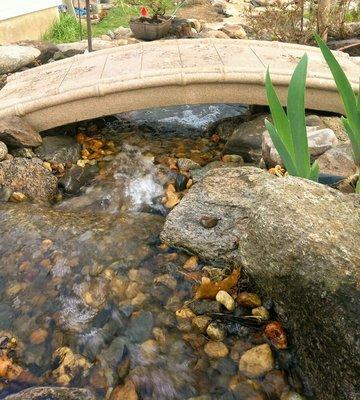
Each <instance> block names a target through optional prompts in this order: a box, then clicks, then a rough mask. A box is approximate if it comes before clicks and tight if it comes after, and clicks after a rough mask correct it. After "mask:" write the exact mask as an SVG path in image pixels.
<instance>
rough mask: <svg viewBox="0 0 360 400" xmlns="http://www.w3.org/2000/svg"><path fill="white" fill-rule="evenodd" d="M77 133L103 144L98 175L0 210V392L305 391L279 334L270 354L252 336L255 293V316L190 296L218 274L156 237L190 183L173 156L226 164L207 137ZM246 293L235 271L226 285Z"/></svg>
mask: <svg viewBox="0 0 360 400" xmlns="http://www.w3.org/2000/svg"><path fill="white" fill-rule="evenodd" d="M79 131H80V132H82V134H85V135H88V136H87V137H90V138H91V137H96V138H97V139H98V140H103V141H111V142H113V143H114V147H113V148H114V149H115V151H114V153H113V154H111V155H107V156H105V157H102V159H101V160H96V158H94V160H95V161H93V162H91V164H97V165H98V167H99V170H100V171H99V172H98V173H97V175H96V176H95V179H94V180H92V181H91V182H88V184H87V187H85V188H83V189H82V190H81V192H80V193H78V194H77V195H76V196H74V195H69V194H64V196H63V197H62V198H60V197H59V198H58V202H57V203H56V204H54V205H52V206H50V207H49V206H47V207H38V206H35V205H30V204H26V203H23V204H10V203H9V204H6V205H2V206H1V209H0V223H1V226H2V228H1V232H2V241H1V244H0V254H1V268H0V348H1V358H0V398H6V396H7V395H9V394H11V393H16V392H19V391H20V390H22V389H24V388H27V387H32V386H67V387H76V388H88V389H90V390H91V391H92V392H93V393H94V396H95V398H98V399H105V398H110V399H113V400H116V399H122V398H125V396H126V398H130V399H154V400H155V399H156V400H166V399H198V400H200V399H201V400H205V399H229V400H230V399H244V400H257V399H259V400H261V399H263V400H266V399H280V398H281V399H282V400H297V399H302V398H304V399H305V398H311V390H310V389H309V388H308V387H307V385H306V379H305V377H304V375H303V372H302V371H301V370H300V369H299V367H298V366H297V363H296V355H295V354H294V352H293V350H292V348H291V342H290V343H288V345H287V346H285V347H286V348H284V346H283V348H280V349H279V348H277V346H275V345H274V343H273V342H272V341H271V340H269V338H268V337H266V335H264V326H265V325H266V324H267V323H268V322H269V320H270V321H273V320H276V316H275V315H274V314H273V310H272V302H271V299H262V298H261V297H262V296H261V293H258V295H259V296H260V299H261V305H262V306H264V310H265V311H266V312H267V313H269V317H266V318H268V319H269V320H267V321H260V320H259V319H258V320H256V321H255V322H254V319H251V318H250V319H248V320H246V318H245V319H244V318H243V317H249V316H252V308H253V307H254V306H253V307H250V306H248V307H246V306H244V305H239V304H237V305H236V308H235V310H234V311H233V312H228V311H227V310H226V309H225V308H224V307H223V306H221V305H220V304H219V303H216V301H211V300H200V301H199V300H196V301H194V299H193V297H194V289H196V287H198V286H199V284H200V282H201V279H202V278H203V277H204V276H206V277H208V278H209V279H211V280H215V281H216V280H218V281H221V280H222V279H224V278H225V277H226V276H228V275H230V274H231V271H230V270H226V269H223V268H222V266H221V265H215V266H211V265H209V264H207V263H206V262H205V261H203V260H198V259H196V257H195V258H194V257H191V255H189V254H186V253H185V252H182V251H181V250H179V249H175V248H171V247H168V246H167V245H166V244H164V243H161V242H160V240H159V234H160V232H161V229H162V226H163V223H164V220H165V217H166V215H167V213H168V212H169V211H170V209H171V208H172V207H174V206H176V203H177V202H178V201H179V200H180V199H181V197H182V196H183V195H184V194H185V193H186V191H187V190H188V189H187V187H190V186H191V180H192V177H191V174H190V173H189V172H188V168H184V170H183V171H181V170H179V168H178V167H177V165H178V164H177V163H178V161H179V159H181V160H188V161H183V163H186V162H188V163H189V162H190V161H189V160H191V161H192V163H193V164H192V166H193V167H194V163H196V164H198V166H196V170H197V171H198V172H197V174H199V171H201V167H204V166H206V165H208V164H209V163H212V162H215V163H218V164H219V163H220V164H224V163H225V164H226V163H229V165H234V164H235V165H236V164H237V163H239V162H240V160H239V159H238V158H235V159H231V158H230V159H228V160H227V161H226V162H223V161H221V160H220V159H221V150H222V147H223V145H224V143H223V142H222V141H221V139H220V138H219V137H218V136H217V135H213V136H211V137H205V138H201V137H195V138H184V137H175V136H174V137H172V138H170V139H169V138H165V137H154V136H153V135H151V134H149V133H142V132H141V131H140V132H139V131H138V132H131V131H119V128H118V127H117V126H116V124H115V125H114V124H106V125H105V127H102V128H98V127H96V124H95V125H94V124H93V123H87V124H83V125H82V126H80V129H79ZM218 164H217V165H218ZM218 166H219V165H218ZM194 175H196V173H194ZM200 175H201V174H200ZM189 181H190V183H189ZM170 184H171V185H172V187H171V189H169V185H170ZM174 188H175V190H173V189H174ZM247 290H250V289H249V287H248V283H247V280H246V277H245V276H241V277H240V279H239V280H238V281H237V282H236V283H235V285H233V287H232V288H231V292H230V293H231V294H232V295H233V297H234V298H236V295H237V293H242V292H246V291H247ZM259 305H260V304H258V305H257V306H259ZM196 315H197V316H199V315H203V316H204V315H205V317H208V325H209V323H210V322H212V323H215V325H216V326H215V328H217V329H218V330H220V331H221V332H222V333H220V337H218V338H217V340H216V339H215V337H216V332H215V333H213V335H215V336H213V338H212V339H210V337H209V333H207V331H206V329H205V330H204V329H203V328H201V327H199V326H196V324H195V323H194V322H192V320H194V318H197V317H196ZM242 318H243V319H242ZM198 320H199V318H198ZM200 320H201V318H200ZM264 346H267V347H266V348H267V349H268V348H270V349H271V352H270V355H269V354H267V356H268V357H270V358H271V360H270V367H267V368H265V369H264V371H263V372H262V373H258V374H254V376H249V373H244V372H242V371H241V369H240V371H239V360H240V359H241V357H242V356H243V355H244V354H245V353H246V352H247V351H249V350H250V349H253V348H256V347H258V348H264ZM4 366H6V368H5V367H4Z"/></svg>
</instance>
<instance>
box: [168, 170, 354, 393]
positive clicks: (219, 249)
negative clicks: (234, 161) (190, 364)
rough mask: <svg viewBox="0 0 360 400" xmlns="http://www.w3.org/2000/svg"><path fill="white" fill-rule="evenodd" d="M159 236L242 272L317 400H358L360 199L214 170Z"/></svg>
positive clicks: (257, 173) (260, 175)
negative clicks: (278, 324)
mask: <svg viewBox="0 0 360 400" xmlns="http://www.w3.org/2000/svg"><path fill="white" fill-rule="evenodd" d="M280 205H281V206H280ZM209 213H214V214H215V215H221V219H220V220H219V223H218V224H217V226H216V227H215V228H214V229H205V228H203V227H202V226H201V225H200V224H199V222H198V221H199V218H200V217H201V216H202V215H207V214H209ZM161 236H162V239H163V240H164V241H166V242H167V243H169V244H171V245H175V246H178V247H182V248H185V249H186V250H188V251H190V252H191V253H193V254H197V255H199V256H200V257H201V258H203V259H205V260H215V261H221V262H223V263H225V264H228V265H243V267H244V272H245V273H246V274H247V275H248V276H249V277H250V279H251V281H252V283H253V285H254V289H255V291H256V292H259V293H263V295H264V297H268V298H271V299H272V300H273V301H274V304H275V310H276V311H277V313H278V316H279V317H280V319H281V320H282V322H283V323H284V324H285V327H286V328H287V329H289V331H290V332H291V334H292V339H293V344H294V347H295V348H296V349H297V356H298V358H299V362H300V365H301V367H302V368H303V370H304V371H305V373H307V374H308V376H309V378H310V381H311V384H312V387H313V388H314V390H315V392H316V396H317V399H319V400H325V399H330V398H334V399H335V398H336V399H337V398H346V399H351V400H355V398H356V397H357V389H356V386H355V382H356V381H357V378H358V376H357V371H359V358H358V354H359V353H360V348H359V343H358V342H357V341H356V339H355V338H356V335H357V332H358V330H359V325H360V317H359V313H358V310H359V308H360V300H359V299H360V297H359V290H358V287H359V279H360V276H359V275H360V271H359V268H358V267H359V265H360V248H359V240H358V238H359V237H360V197H359V196H357V195H345V194H342V193H340V192H338V191H335V190H333V189H331V188H328V187H326V186H323V185H320V184H317V183H315V182H311V181H308V180H305V179H300V178H295V177H291V176H289V177H285V178H277V177H274V176H273V175H270V174H268V173H267V172H265V171H262V170H260V169H257V168H254V167H241V168H228V169H221V170H213V171H210V172H209V173H208V174H207V175H206V177H205V178H204V179H203V180H202V181H201V182H199V183H198V184H196V185H194V186H193V187H192V188H191V189H190V190H189V192H188V194H187V195H186V196H185V197H184V198H183V199H182V201H181V202H180V204H178V205H177V207H176V209H174V210H172V211H171V213H170V214H169V216H168V217H167V220H166V223H165V226H164V229H163V232H162V235H161ZM190 306H191V305H190Z"/></svg>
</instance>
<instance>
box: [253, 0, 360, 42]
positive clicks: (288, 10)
mask: <svg viewBox="0 0 360 400" xmlns="http://www.w3.org/2000/svg"><path fill="white" fill-rule="evenodd" d="M349 5H350V0H339V1H336V2H330V1H324V0H318V1H315V0H307V1H306V0H288V1H281V0H276V1H274V2H271V3H270V4H268V5H266V6H265V10H264V11H259V10H258V9H257V8H254V9H251V8H249V9H248V10H246V11H245V18H246V24H247V26H248V27H249V29H250V33H251V34H252V35H253V36H254V38H256V39H265V40H278V41H280V42H289V43H301V44H307V43H312V42H313V32H314V31H315V32H318V33H320V34H321V35H324V37H325V36H326V35H327V32H329V34H330V35H331V36H333V37H336V38H343V37H346V36H347V35H348V32H347V29H346V24H345V23H346V22H347V21H351V20H354V19H355V21H356V16H357V15H358V14H357V11H356V10H353V11H349Z"/></svg>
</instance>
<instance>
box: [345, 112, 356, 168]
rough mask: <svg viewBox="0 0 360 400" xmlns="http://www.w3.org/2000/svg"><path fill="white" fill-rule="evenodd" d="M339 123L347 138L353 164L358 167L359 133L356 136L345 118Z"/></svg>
mask: <svg viewBox="0 0 360 400" xmlns="http://www.w3.org/2000/svg"><path fill="white" fill-rule="evenodd" d="M341 122H342V124H343V125H344V128H345V131H346V133H347V135H348V136H349V139H350V142H351V147H352V150H353V156H354V161H355V164H356V165H360V132H359V134H358V135H356V134H355V132H354V131H353V129H352V127H351V126H350V124H349V120H348V119H347V118H345V117H341Z"/></svg>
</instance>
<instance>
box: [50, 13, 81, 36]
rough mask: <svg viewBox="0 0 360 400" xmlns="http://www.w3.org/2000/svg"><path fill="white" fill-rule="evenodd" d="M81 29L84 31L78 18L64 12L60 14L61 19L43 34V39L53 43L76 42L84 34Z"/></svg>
mask: <svg viewBox="0 0 360 400" xmlns="http://www.w3.org/2000/svg"><path fill="white" fill-rule="evenodd" d="M80 29H81V30H82V32H83V28H82V27H81V28H80V25H79V21H78V20H76V19H75V18H74V17H73V16H72V15H69V14H66V13H62V14H60V19H59V20H58V21H56V22H55V23H54V24H53V25H52V26H51V27H50V29H49V30H48V31H47V32H46V33H45V34H44V35H43V40H46V41H47V42H52V43H68V42H76V41H77V40H80V38H81V36H82V34H80Z"/></svg>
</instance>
